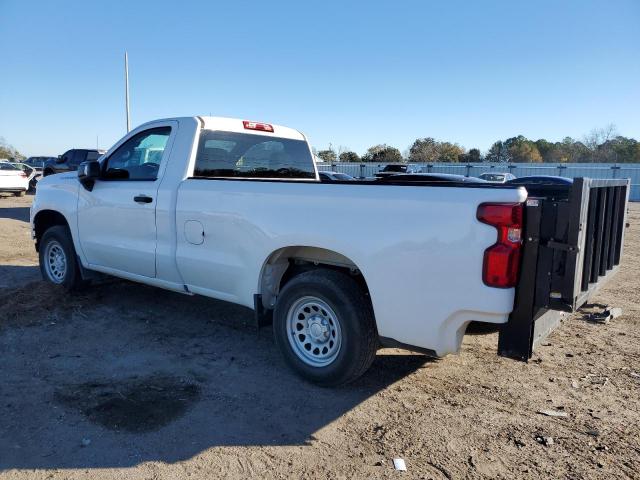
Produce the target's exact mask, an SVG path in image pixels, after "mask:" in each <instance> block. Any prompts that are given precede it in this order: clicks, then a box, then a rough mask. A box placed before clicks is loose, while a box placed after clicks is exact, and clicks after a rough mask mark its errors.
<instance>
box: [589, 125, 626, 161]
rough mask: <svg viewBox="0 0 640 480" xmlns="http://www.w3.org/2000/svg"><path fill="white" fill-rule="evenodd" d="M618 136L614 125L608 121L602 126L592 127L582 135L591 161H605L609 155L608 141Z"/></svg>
mask: <svg viewBox="0 0 640 480" xmlns="http://www.w3.org/2000/svg"><path fill="white" fill-rule="evenodd" d="M617 136H618V133H617V131H616V126H615V125H614V124H613V123H610V124H608V125H606V126H604V127H602V128H594V129H593V130H591V132H589V134H588V135H585V137H584V142H583V143H584V144H585V146H586V147H587V148H588V149H589V151H590V153H591V161H592V162H605V161H607V160H609V157H610V156H611V148H610V144H609V143H610V141H611V140H613V139H614V138H615V137H617Z"/></svg>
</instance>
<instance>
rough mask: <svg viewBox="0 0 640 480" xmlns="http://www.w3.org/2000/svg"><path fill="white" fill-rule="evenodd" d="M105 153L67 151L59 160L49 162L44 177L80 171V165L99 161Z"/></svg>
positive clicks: (78, 149) (77, 149)
mask: <svg viewBox="0 0 640 480" xmlns="http://www.w3.org/2000/svg"><path fill="white" fill-rule="evenodd" d="M103 153H104V150H91V149H85V148H74V149H71V150H67V151H66V152H65V153H63V154H62V155H60V156H59V157H58V158H54V159H53V160H49V161H47V162H45V164H44V171H43V173H42V175H43V176H45V177H46V176H47V175H53V174H54V173H62V172H71V171H74V170H77V169H78V165H80V164H81V163H82V162H86V161H89V160H97V159H98V158H100V156H101V155H102V154H103Z"/></svg>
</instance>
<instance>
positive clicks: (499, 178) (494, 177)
mask: <svg viewBox="0 0 640 480" xmlns="http://www.w3.org/2000/svg"><path fill="white" fill-rule="evenodd" d="M480 178H482V179H483V180H488V181H489V182H503V181H504V175H501V174H499V173H483V174H482V175H480Z"/></svg>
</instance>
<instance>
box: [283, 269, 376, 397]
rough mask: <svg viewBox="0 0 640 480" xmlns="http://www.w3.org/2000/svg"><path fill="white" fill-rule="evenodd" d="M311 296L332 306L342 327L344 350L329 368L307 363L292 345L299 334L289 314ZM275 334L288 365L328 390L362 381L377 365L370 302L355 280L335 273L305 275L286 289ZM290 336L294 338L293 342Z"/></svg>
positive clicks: (341, 349) (321, 270) (290, 282)
mask: <svg viewBox="0 0 640 480" xmlns="http://www.w3.org/2000/svg"><path fill="white" fill-rule="evenodd" d="M309 296H312V297H316V298H318V299H320V300H321V301H323V302H325V303H326V304H328V306H329V307H330V308H331V309H332V310H333V311H334V312H335V314H336V317H338V321H339V325H340V330H341V344H340V348H339V350H338V353H337V356H336V357H335V359H333V360H332V361H331V363H329V364H328V365H326V366H312V365H309V364H308V363H305V361H303V360H302V359H301V358H300V354H299V353H297V352H296V350H295V347H294V346H292V345H291V343H292V342H293V343H294V345H295V335H297V333H295V332H294V331H292V332H290V331H289V330H290V328H288V326H287V318H288V314H289V312H290V310H291V309H292V308H293V307H294V306H295V305H296V304H297V302H299V301H300V300H301V299H303V298H304V297H309ZM294 318H295V317H294ZM273 332H274V336H275V340H276V343H277V345H278V347H279V348H280V351H281V352H282V355H283V356H284V359H285V361H286V362H287V364H288V365H289V366H290V367H291V368H292V369H293V370H294V371H295V372H296V373H298V374H299V375H301V376H302V377H303V378H305V379H306V380H309V381H311V382H313V383H315V384H317V385H321V386H325V387H333V386H338V385H342V384H345V383H349V382H352V381H353V380H355V379H357V378H358V377H360V376H361V375H362V374H363V373H365V372H366V371H367V370H368V369H369V367H370V366H371V364H372V363H373V360H374V358H375V356H376V350H377V349H378V345H379V342H378V332H377V329H376V323H375V319H374V315H373V310H372V308H371V302H370V300H369V298H368V297H367V295H366V294H365V292H364V291H363V289H362V288H361V287H360V285H358V283H357V282H356V281H355V280H354V279H353V278H351V277H349V276H348V275H346V274H343V273H340V272H337V271H334V270H324V269H316V270H312V271H308V272H304V273H301V274H299V275H297V276H295V277H294V278H292V279H291V280H290V281H289V282H288V283H287V284H286V285H285V287H284V288H283V289H282V291H281V292H280V294H279V295H278V301H277V303H276V307H275V310H274V315H273ZM289 335H292V338H293V340H292V341H290V340H289ZM329 338H330V337H329Z"/></svg>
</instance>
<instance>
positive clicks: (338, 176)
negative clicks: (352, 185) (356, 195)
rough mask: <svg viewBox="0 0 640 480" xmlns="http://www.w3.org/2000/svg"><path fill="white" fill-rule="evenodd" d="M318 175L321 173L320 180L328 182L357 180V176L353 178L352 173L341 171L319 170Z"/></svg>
mask: <svg viewBox="0 0 640 480" xmlns="http://www.w3.org/2000/svg"><path fill="white" fill-rule="evenodd" d="M318 175H320V180H324V181H328V182H335V181H339V182H351V181H354V180H355V178H353V177H352V176H351V175H347V174H346V173H340V172H326V171H322V170H321V171H319V172H318Z"/></svg>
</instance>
